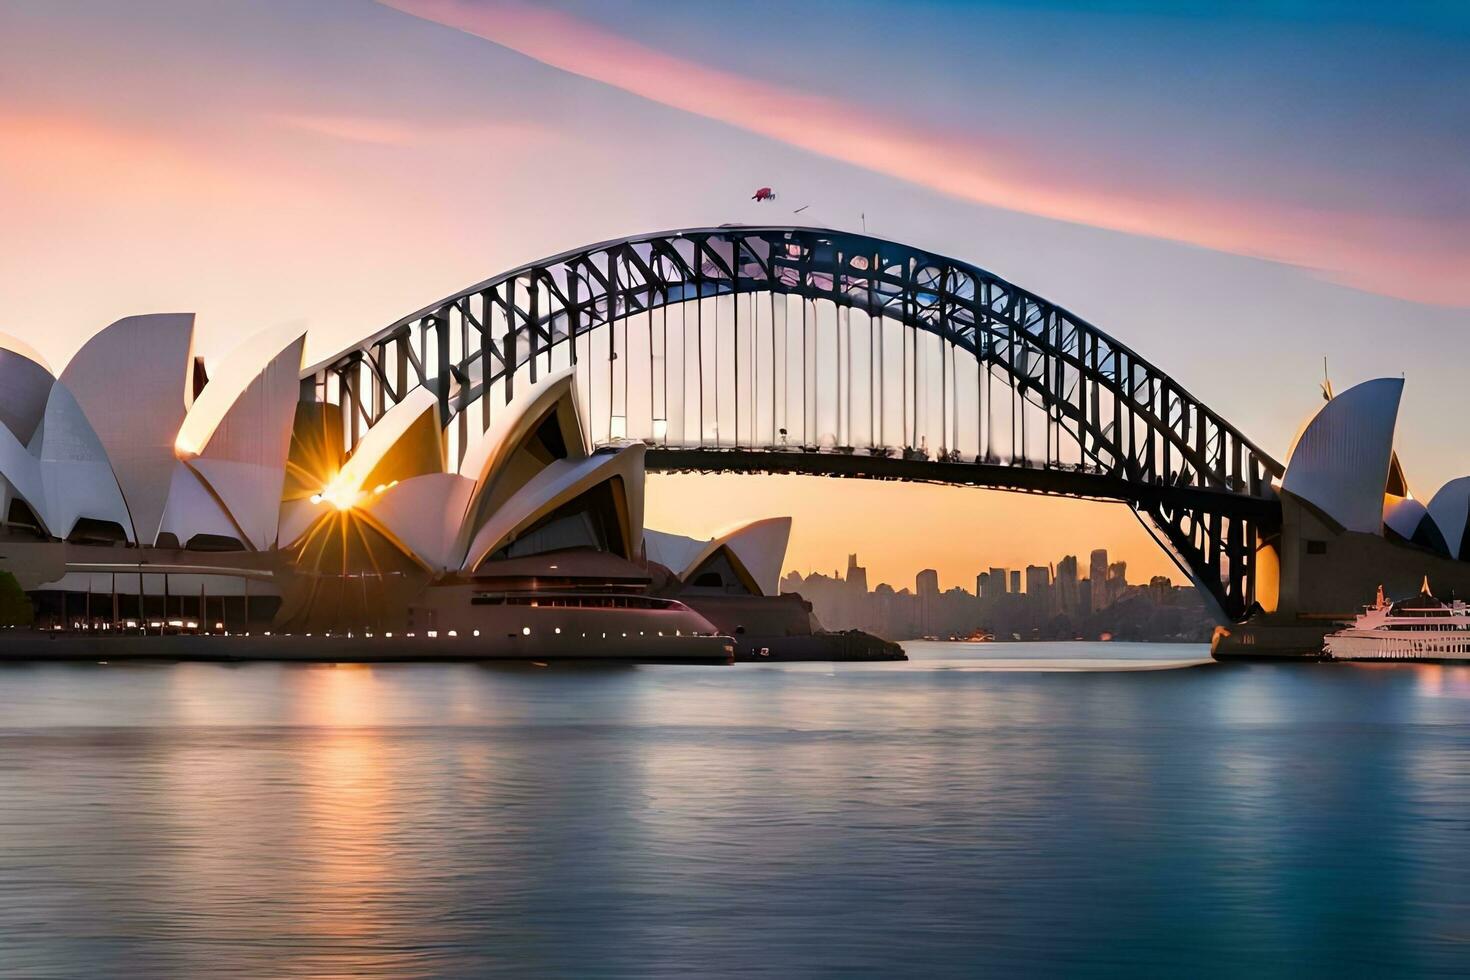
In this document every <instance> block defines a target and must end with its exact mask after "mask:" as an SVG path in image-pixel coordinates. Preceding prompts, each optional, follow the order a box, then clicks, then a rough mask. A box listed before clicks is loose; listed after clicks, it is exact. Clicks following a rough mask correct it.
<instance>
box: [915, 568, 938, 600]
mask: <svg viewBox="0 0 1470 980" xmlns="http://www.w3.org/2000/svg"><path fill="white" fill-rule="evenodd" d="M914 591H915V592H917V593H918V594H919V595H921V596H933V595H938V594H939V573H938V572H937V571H935V570H934V569H932V568H926V569H924V570H923V571H922V572H920V573H919V574H918V575H916V576H915V577H914Z"/></svg>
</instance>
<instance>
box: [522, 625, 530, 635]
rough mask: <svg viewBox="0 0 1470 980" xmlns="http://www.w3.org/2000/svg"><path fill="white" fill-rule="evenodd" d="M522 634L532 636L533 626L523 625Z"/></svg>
mask: <svg viewBox="0 0 1470 980" xmlns="http://www.w3.org/2000/svg"><path fill="white" fill-rule="evenodd" d="M521 635H522V636H530V635H531V627H529V626H522V627H521Z"/></svg>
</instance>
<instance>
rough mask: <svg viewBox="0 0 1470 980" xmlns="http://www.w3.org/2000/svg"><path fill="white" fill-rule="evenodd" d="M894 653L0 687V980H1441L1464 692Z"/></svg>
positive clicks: (992, 650) (1301, 674) (988, 653)
mask: <svg viewBox="0 0 1470 980" xmlns="http://www.w3.org/2000/svg"><path fill="white" fill-rule="evenodd" d="M909 652H910V655H911V656H912V657H913V659H912V660H911V661H910V662H908V663H885V664H852V665H832V664H791V665H742V666H737V667H672V666H669V667H614V668H598V669H591V670H574V669H566V668H551V669H537V668H531V667H526V668H507V667H477V666H473V665H462V664H460V665H440V666H434V665H414V666H371V667H351V666H339V667H330V666H303V665H289V666H287V665H269V664H252V665H242V666H223V665H213V664H179V665H128V666H118V665H110V666H106V665H60V664H58V665H44V666H42V665H12V666H6V667H3V668H0V974H3V975H6V976H18V977H49V976H57V977H76V976H103V975H106V976H137V977H170V976H273V977H281V976H344V975H362V974H375V975H392V976H415V977H417V976H485V975H538V976H575V977H603V976H606V977H614V976H617V977H621V976H630V977H631V976H639V977H644V976H654V977H687V976H692V975H706V976H736V975H741V976H748V975H764V976H775V977H788V976H799V975H827V976H833V975H871V976H893V975H904V974H907V975H929V976H945V975H973V974H976V973H982V972H991V973H998V974H1001V975H1022V974H1025V975H1057V974H1067V975H1137V974H1139V973H1144V974H1153V975H1187V976H1214V975H1226V974H1242V973H1250V974H1252V975H1255V976H1288V975H1291V976H1302V975H1319V976H1341V975H1344V974H1365V975H1367V974H1373V975H1403V974H1406V973H1409V972H1419V973H1428V974H1439V975H1448V974H1452V973H1456V972H1463V971H1465V970H1466V969H1470V668H1465V667H1443V666H1429V665H1392V666H1360V665H1344V664H1280V665H1271V664H1230V665H1217V664H1207V665H1203V666H1199V665H1194V666H1191V664H1198V662H1199V661H1200V660H1201V659H1203V658H1205V657H1206V656H1207V652H1206V651H1205V649H1204V648H1203V647H1194V646H1159V645H1149V646H1143V645H1140V646H1130V645H1126V644H1097V645H1088V644H1054V645H1053V644H988V645H973V646H972V645H965V644H911V645H909ZM1143 667H1148V668H1169V669H1146V670H1143V669H1136V668H1143ZM1120 668H1135V669H1120Z"/></svg>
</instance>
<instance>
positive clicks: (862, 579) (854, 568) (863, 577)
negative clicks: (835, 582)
mask: <svg viewBox="0 0 1470 980" xmlns="http://www.w3.org/2000/svg"><path fill="white" fill-rule="evenodd" d="M847 588H848V591H850V592H860V593H862V594H863V595H867V592H868V570H867V569H866V568H864V567H863V566H862V565H859V564H858V563H857V555H848V556H847Z"/></svg>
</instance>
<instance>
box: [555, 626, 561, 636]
mask: <svg viewBox="0 0 1470 980" xmlns="http://www.w3.org/2000/svg"><path fill="white" fill-rule="evenodd" d="M556 635H557V636H560V635H561V627H560V626H558V627H557V628H556Z"/></svg>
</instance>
